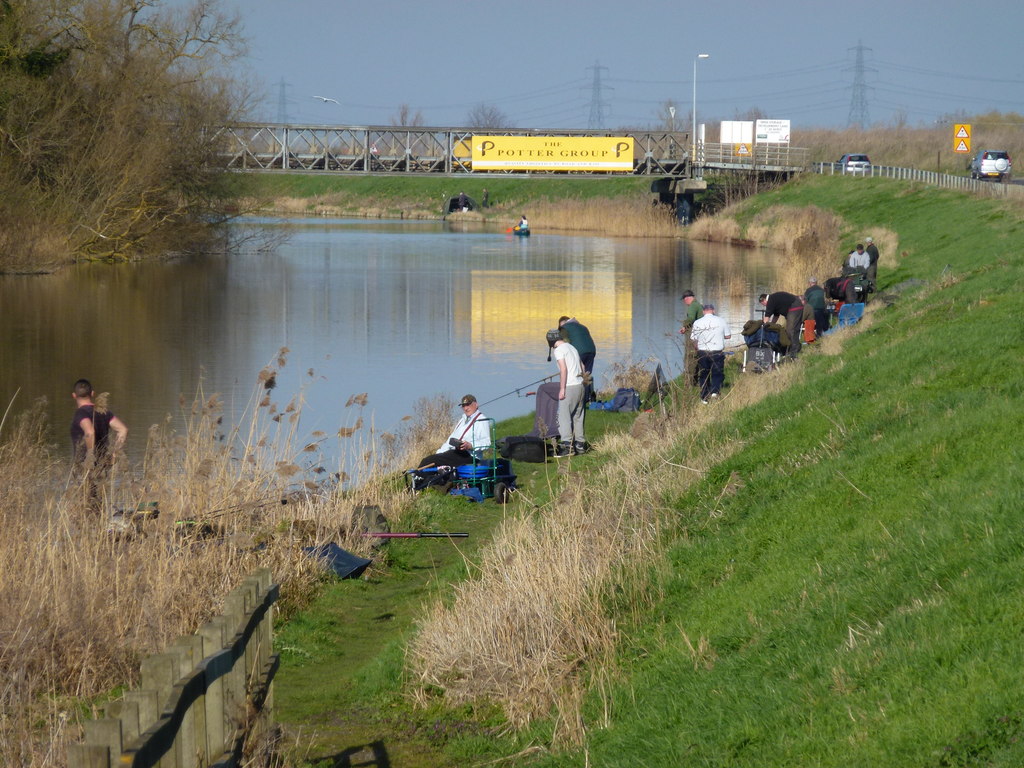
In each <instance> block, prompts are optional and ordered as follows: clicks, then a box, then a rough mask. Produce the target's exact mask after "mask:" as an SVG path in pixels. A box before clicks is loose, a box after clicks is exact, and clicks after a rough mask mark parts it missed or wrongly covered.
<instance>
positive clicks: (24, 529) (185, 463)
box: [0, 350, 450, 768]
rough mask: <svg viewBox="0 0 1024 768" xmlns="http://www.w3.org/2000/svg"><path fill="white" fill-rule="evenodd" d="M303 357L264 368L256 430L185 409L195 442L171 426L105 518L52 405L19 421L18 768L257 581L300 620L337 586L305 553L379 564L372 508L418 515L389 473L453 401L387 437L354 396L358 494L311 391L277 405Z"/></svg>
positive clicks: (6, 723)
mask: <svg viewBox="0 0 1024 768" xmlns="http://www.w3.org/2000/svg"><path fill="white" fill-rule="evenodd" d="M285 357H286V354H285V351H284V350H282V355H281V356H280V358H279V359H278V360H276V361H275V365H274V366H273V367H268V368H267V369H265V370H264V371H262V372H261V374H260V377H259V382H258V385H257V388H256V392H255V394H254V395H253V398H252V402H251V403H250V407H249V409H248V410H247V411H246V414H245V416H244V417H243V418H242V419H241V420H240V422H239V424H240V426H238V427H236V428H233V429H225V428H224V427H223V417H222V414H221V404H220V400H219V398H217V397H205V396H202V395H200V396H197V397H196V398H195V400H194V401H193V402H192V403H183V404H182V407H183V410H184V416H185V419H184V421H185V426H184V428H183V429H182V430H181V431H180V432H176V431H174V430H172V429H171V428H170V426H169V424H168V423H164V424H160V425H156V426H154V427H153V428H152V429H151V430H150V432H149V435H148V445H147V450H146V455H145V459H144V461H143V462H142V465H141V466H140V467H137V468H135V467H126V466H124V465H123V464H121V465H118V466H116V467H115V471H114V475H113V477H112V478H111V480H110V482H109V483H108V484H106V485H105V486H104V497H103V504H102V509H101V510H100V511H99V512H90V511H89V504H88V499H87V494H86V493H84V492H83V491H82V490H81V489H80V488H79V487H78V486H77V484H75V483H72V482H70V481H69V479H68V469H67V465H66V462H65V461H62V460H56V459H55V458H54V457H53V455H52V453H51V450H49V449H47V447H46V446H45V444H44V441H43V437H42V436H43V435H44V434H45V431H44V429H43V419H42V416H41V414H42V413H43V409H42V408H40V407H35V408H33V409H30V410H29V411H27V412H25V413H23V414H20V415H18V416H17V417H11V416H7V417H5V419H4V422H3V428H2V431H0V480H2V481H3V482H4V487H5V494H4V496H3V497H2V498H0V522H2V524H3V529H4V531H5V534H4V536H3V537H2V538H0V596H2V597H0V627H3V629H2V630H0V680H2V681H3V682H2V683H0V711H2V712H3V716H2V717H0V764H4V765H21V766H28V767H29V768H35V767H36V766H54V765H57V766H59V765H62V764H63V762H64V754H65V751H66V745H67V742H68V740H69V739H75V738H78V737H79V736H80V734H81V723H80V719H81V718H82V716H83V715H85V716H92V715H95V714H96V710H95V708H94V707H85V708H84V709H83V702H89V701H93V700H95V701H101V700H102V699H103V698H104V697H105V696H106V695H107V692H109V691H110V690H112V689H113V688H115V687H116V686H118V685H131V684H133V683H135V682H137V673H138V663H139V661H140V660H141V658H143V657H144V656H146V655H148V654H150V653H154V652H157V651H159V650H160V649H161V648H163V647H164V646H165V645H166V644H167V643H168V642H169V641H170V640H171V639H173V638H174V637H176V636H179V635H182V634H190V633H192V632H193V631H195V629H196V627H197V626H199V625H200V624H201V623H202V622H204V621H206V620H207V619H209V618H210V617H211V616H212V615H214V614H215V613H216V612H217V611H218V610H219V608H220V604H221V600H222V598H223V596H224V595H225V594H226V593H227V592H228V591H229V590H230V589H231V588H233V587H234V586H235V585H236V584H237V583H238V582H239V581H240V579H241V578H242V577H243V576H244V575H245V574H247V573H249V572H251V571H252V570H253V569H255V568H257V567H264V566H266V567H270V568H271V569H272V571H273V573H274V576H275V578H276V579H278V580H280V581H281V582H282V583H283V589H282V601H281V604H280V605H281V607H282V608H283V609H284V610H290V609H292V608H294V606H295V605H296V604H299V603H301V602H302V601H303V600H304V599H306V598H307V597H308V596H309V595H311V594H312V592H313V589H314V588H315V586H316V584H317V583H319V582H320V581H321V580H322V579H323V571H322V569H321V568H320V567H319V566H318V565H317V564H316V563H314V562H313V561H312V560H310V559H309V558H308V557H306V556H304V555H303V554H302V553H301V547H302V546H305V545H310V544H319V543H324V542H326V541H331V540H333V541H337V542H339V543H341V545H342V546H344V547H345V548H346V549H349V550H351V551H353V552H363V553H366V552H368V547H369V543H368V542H367V541H366V540H365V539H362V538H361V537H358V536H356V535H352V531H353V518H354V516H355V515H356V513H357V511H358V508H359V507H361V506H363V505H368V504H369V505H375V506H377V507H379V508H380V509H381V511H382V513H383V514H384V515H385V517H387V518H388V519H390V520H395V519H396V518H397V517H398V516H400V515H401V514H402V512H403V509H404V507H403V505H405V504H407V503H408V497H407V496H405V495H403V494H397V493H395V492H394V491H393V490H392V489H391V488H390V486H389V483H388V482H387V480H386V478H385V473H387V472H388V471H389V470H391V469H392V467H393V466H396V465H398V466H400V465H401V463H402V462H404V461H407V460H408V456H409V455H419V454H421V453H422V452H425V450H426V449H427V446H428V443H427V440H428V438H427V435H428V434H429V435H431V436H432V437H433V438H434V439H435V440H436V435H437V434H438V432H441V433H443V432H444V431H445V430H447V428H448V426H449V425H448V423H447V422H448V420H449V413H450V404H449V403H443V402H442V401H437V402H434V403H431V402H429V401H425V402H424V403H423V404H422V405H421V408H422V410H423V412H424V414H423V418H421V419H419V420H416V419H412V420H410V422H409V424H408V426H407V427H406V429H405V430H403V434H402V435H384V434H375V433H374V432H373V429H372V426H369V425H363V415H362V409H363V408H364V407H365V406H366V405H367V398H366V396H365V395H354V396H353V398H351V399H350V401H349V402H350V407H351V408H353V412H352V414H351V420H352V421H353V422H354V423H355V424H357V425H359V426H357V427H344V428H342V429H341V430H339V440H340V445H341V446H342V447H343V450H344V446H346V445H347V446H348V448H347V455H348V456H349V457H354V458H351V460H350V462H349V463H350V465H351V464H353V463H354V464H355V465H358V467H359V476H360V478H361V479H362V482H361V483H360V484H359V485H358V487H356V488H353V487H352V483H350V482H346V481H345V479H344V477H342V475H341V470H340V469H339V470H338V471H337V472H330V471H329V470H328V469H327V468H326V467H324V466H322V462H320V461H319V456H318V448H317V446H318V442H319V441H318V440H314V441H312V442H309V443H307V444H304V445H303V444H301V443H300V442H299V441H298V435H299V432H298V427H299V420H300V413H301V404H302V397H301V394H300V395H299V396H297V397H296V398H295V400H294V401H292V402H290V403H286V404H283V406H279V405H278V404H277V403H276V402H275V401H274V400H273V399H272V398H271V397H270V395H271V394H272V392H271V390H270V389H267V385H268V383H271V382H273V380H274V376H275V374H276V371H277V369H278V368H279V367H280V366H281V365H284V363H285ZM442 410H443V411H444V413H443V417H444V418H443V422H444V426H443V427H439V426H438V423H439V422H440V421H442V419H441V416H440V414H441V412H442ZM406 433H407V434H406ZM405 438H408V439H405ZM325 439H327V436H321V437H320V438H319V440H325ZM433 447H435V446H434V445H433V444H432V443H431V444H430V445H429V449H432V448H433ZM396 462H397V464H396ZM149 500H158V501H159V505H160V515H159V517H158V518H157V519H155V520H154V519H145V520H141V521H140V518H139V517H136V522H138V524H137V525H136V524H135V523H132V522H131V521H129V522H125V521H124V520H123V518H122V519H121V521H120V522H121V523H122V524H118V525H115V521H116V520H118V518H117V517H115V512H116V511H117V510H118V509H119V508H124V509H134V508H135V505H136V504H137V503H138V502H142V501H149ZM285 502H286V503H285ZM86 710H89V711H88V712H87V711H86Z"/></svg>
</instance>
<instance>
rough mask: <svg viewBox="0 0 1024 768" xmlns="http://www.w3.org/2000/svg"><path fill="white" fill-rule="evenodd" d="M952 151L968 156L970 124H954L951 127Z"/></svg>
mask: <svg viewBox="0 0 1024 768" xmlns="http://www.w3.org/2000/svg"><path fill="white" fill-rule="evenodd" d="M953 151H954V152H959V153H960V154H962V155H963V154H969V153H970V151H971V124H970V123H956V124H955V125H954V126H953Z"/></svg>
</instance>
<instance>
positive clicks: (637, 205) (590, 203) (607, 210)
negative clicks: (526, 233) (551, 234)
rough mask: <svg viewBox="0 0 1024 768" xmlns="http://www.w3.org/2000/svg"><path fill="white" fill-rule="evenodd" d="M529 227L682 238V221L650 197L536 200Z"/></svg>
mask: <svg viewBox="0 0 1024 768" xmlns="http://www.w3.org/2000/svg"><path fill="white" fill-rule="evenodd" d="M530 228H531V229H544V230H560V231H565V232H591V233H593V232H600V233H602V234H604V235H610V236H612V237H681V236H682V234H681V231H680V227H679V222H678V221H677V220H676V218H675V215H674V214H673V212H672V211H671V210H670V209H668V208H666V207H664V206H655V205H651V203H650V201H649V199H647V198H643V199H640V200H634V199H615V200H606V199H600V198H598V199H592V200H557V201H537V202H533V203H531V204H530Z"/></svg>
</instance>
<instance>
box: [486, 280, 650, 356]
mask: <svg viewBox="0 0 1024 768" xmlns="http://www.w3.org/2000/svg"><path fill="white" fill-rule="evenodd" d="M470 289H471V296H472V301H471V310H470V311H471V316H470V327H471V333H472V339H471V341H472V344H471V346H472V349H473V356H474V357H477V356H483V355H494V354H502V355H508V354H513V355H526V356H529V355H536V354H537V352H538V350H540V349H546V344H545V341H544V334H545V333H546V332H547V331H548V329H550V328H556V327H558V318H559V317H561V316H562V315H569V316H570V317H575V318H577V319H578V320H579V321H580V322H581V323H582V324H583V325H585V326H587V328H589V329H590V333H591V335H592V336H593V337H594V338H595V339H615V340H616V341H617V343H619V344H621V345H623V346H625V347H626V348H628V347H629V345H630V344H631V343H632V327H633V326H632V321H633V280H632V275H630V274H629V273H628V272H603V271H602V272H578V271H573V272H543V271H527V270H517V271H508V272H493V271H477V270H474V271H472V272H471V280H470Z"/></svg>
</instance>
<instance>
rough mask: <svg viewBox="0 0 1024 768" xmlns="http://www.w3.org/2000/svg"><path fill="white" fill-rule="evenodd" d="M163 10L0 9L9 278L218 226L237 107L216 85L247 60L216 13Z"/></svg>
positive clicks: (0, 176)
mask: <svg viewBox="0 0 1024 768" xmlns="http://www.w3.org/2000/svg"><path fill="white" fill-rule="evenodd" d="M162 5H163V0H50V2H47V3H35V2H26V1H25V0H22V2H10V1H9V2H5V3H3V4H2V5H0V51H3V53H0V104H3V105H4V109H3V110H2V111H0V231H10V228H11V225H12V224H13V223H14V222H18V224H19V229H20V233H19V237H18V240H17V242H3V239H4V238H3V237H0V253H2V254H3V258H4V259H5V263H6V264H7V265H8V266H11V265H16V264H26V263H28V264H32V263H36V264H38V262H40V261H45V260H53V259H55V258H56V256H57V254H65V255H66V254H73V255H76V256H84V257H87V258H103V259H121V258H130V257H135V256H138V255H141V254H144V253H146V252H149V251H155V250H161V249H165V248H167V247H170V246H171V245H172V244H174V240H175V238H176V237H177V236H179V235H180V234H181V233H182V232H187V231H192V232H198V231H199V230H201V229H202V228H203V227H204V226H205V225H206V223H208V222H209V221H210V214H211V212H213V211H215V209H216V199H217V198H216V195H215V190H216V186H217V184H218V175H217V174H216V173H215V172H212V171H210V170H209V169H210V168H213V167H215V166H216V163H215V157H216V152H217V138H216V137H217V132H216V130H213V129H215V128H216V127H217V126H220V125H223V124H224V123H225V122H226V121H229V120H230V119H232V117H233V116H234V115H235V114H237V110H238V107H239V99H238V97H237V95H236V93H235V91H234V87H233V84H232V83H231V82H230V81H228V80H227V79H225V78H223V77H222V76H221V75H220V74H219V72H222V71H225V70H226V66H225V65H226V64H227V63H228V62H229V60H230V59H232V58H234V57H235V56H237V55H238V54H239V53H240V52H241V50H242V48H241V38H240V37H239V34H238V29H239V24H238V19H237V17H235V16H230V15H227V14H224V13H222V12H221V11H220V10H219V8H218V5H217V0H195V1H194V2H193V4H192V5H191V6H188V7H187V8H185V9H183V10H180V11H176V12H171V11H165V10H164V9H163V8H162V7H161V6H162ZM8 246H12V247H8ZM2 266H3V265H2V264H0V267H2Z"/></svg>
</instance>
